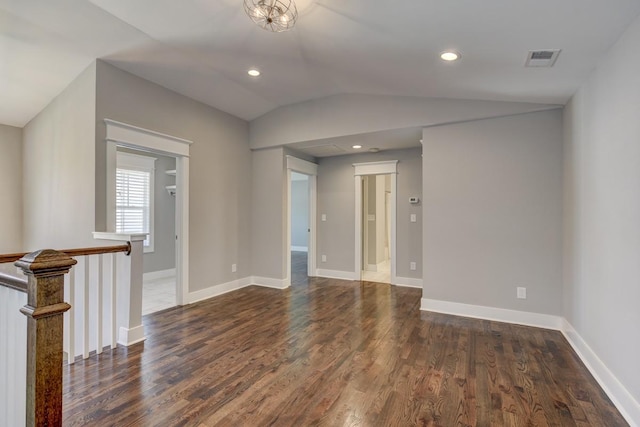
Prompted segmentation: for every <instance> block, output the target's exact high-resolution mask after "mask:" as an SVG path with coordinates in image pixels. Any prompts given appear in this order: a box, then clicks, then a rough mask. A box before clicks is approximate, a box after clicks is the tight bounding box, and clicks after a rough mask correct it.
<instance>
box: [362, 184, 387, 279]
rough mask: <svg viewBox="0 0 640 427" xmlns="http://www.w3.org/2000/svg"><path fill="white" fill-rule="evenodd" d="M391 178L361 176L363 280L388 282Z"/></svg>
mask: <svg viewBox="0 0 640 427" xmlns="http://www.w3.org/2000/svg"><path fill="white" fill-rule="evenodd" d="M390 203H391V175H389V174H385V175H365V176H363V177H362V265H361V277H362V280H363V281H368V282H377V283H391V215H390V212H391V210H390Z"/></svg>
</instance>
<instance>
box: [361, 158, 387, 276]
mask: <svg viewBox="0 0 640 427" xmlns="http://www.w3.org/2000/svg"><path fill="white" fill-rule="evenodd" d="M353 166H354V183H355V242H354V243H355V265H354V271H355V278H356V280H367V279H365V277H367V278H368V271H367V266H371V267H369V269H373V262H372V261H369V259H370V258H369V255H370V252H372V251H369V250H368V249H367V250H366V251H365V248H364V244H363V242H364V236H365V233H364V232H363V230H364V224H367V226H368V227H378V226H379V227H380V230H379V231H378V230H377V229H376V236H380V237H381V238H380V240H379V242H380V244H381V250H380V253H381V254H383V255H385V257H384V258H386V259H388V265H389V273H388V274H389V276H388V277H389V278H388V280H387V278H386V276H385V277H384V278H383V279H384V280H385V281H384V282H383V283H389V284H392V285H393V284H395V283H396V282H397V277H396V206H397V201H396V188H397V168H398V161H397V160H388V161H382V162H369V163H354V164H353ZM371 176H372V177H373V178H367V177H371ZM377 176H380V177H381V178H377ZM365 180H367V183H368V184H367V188H368V192H369V193H370V191H371V189H372V188H375V187H378V190H382V189H384V191H380V193H381V194H382V195H381V196H380V197H378V198H376V199H379V201H378V202H377V203H379V204H381V205H382V207H381V208H380V209H377V211H376V213H371V212H367V213H366V214H365V212H366V211H367V210H369V208H367V209H363V197H364V194H365V190H364V185H365V184H364V182H365ZM378 180H380V186H378V185H377V183H378ZM374 182H375V183H376V184H373V183H374ZM371 209H372V210H374V208H371ZM378 212H379V213H378ZM365 215H367V216H366V217H365ZM369 215H375V217H371V216H369ZM378 216H383V217H385V218H384V221H380V224H376V223H377V222H378V221H375V219H376V218H378ZM370 218H372V221H369V219H370ZM369 223H373V224H375V225H373V226H371V225H370V224H369ZM377 243H378V239H376V244H377ZM367 245H369V241H367ZM387 251H388V258H387V257H386V252H387ZM365 252H366V253H365ZM375 252H376V257H377V254H378V250H377V248H376V251H375ZM371 259H373V258H371ZM370 263H371V264H370ZM384 266H385V265H384V264H383V265H381V266H380V267H382V268H384ZM375 268H376V270H377V269H378V263H377V262H376V263H375ZM363 272H364V276H365V277H363ZM376 281H379V280H376Z"/></svg>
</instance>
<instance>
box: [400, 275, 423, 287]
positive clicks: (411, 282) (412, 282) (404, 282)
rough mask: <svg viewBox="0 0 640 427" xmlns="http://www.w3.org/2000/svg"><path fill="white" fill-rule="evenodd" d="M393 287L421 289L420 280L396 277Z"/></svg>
mask: <svg viewBox="0 0 640 427" xmlns="http://www.w3.org/2000/svg"><path fill="white" fill-rule="evenodd" d="M394 285H396V286H402V287H405V288H420V289H422V279H414V278H413V277H396V281H395V283H394Z"/></svg>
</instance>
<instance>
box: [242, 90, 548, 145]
mask: <svg viewBox="0 0 640 427" xmlns="http://www.w3.org/2000/svg"><path fill="white" fill-rule="evenodd" d="M548 108H554V107H553V106H549V105H545V104H529V103H519V102H502V101H478V100H469V99H443V98H419V97H412V96H385V95H357V94H340V95H333V96H328V97H326V98H321V99H314V100H311V101H305V102H301V103H298V104H293V105H286V106H283V107H280V108H276V109H275V110H273V111H270V112H269V113H267V114H265V115H263V116H261V117H259V118H257V119H255V120H252V121H251V124H250V126H251V127H250V138H251V139H250V145H251V148H252V149H258V148H268V147H274V146H280V145H282V144H290V143H293V142H301V141H311V140H317V139H323V138H332V137H337V136H345V135H357V134H361V133H366V132H375V131H381V130H389V129H401V128H407V127H423V126H429V125H433V124H439V123H456V122H460V121H463V120H472V119H479V118H488V117H500V116H504V115H509V114H518V113H523V112H531V111H540V110H544V109H548Z"/></svg>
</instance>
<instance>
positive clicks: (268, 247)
mask: <svg viewBox="0 0 640 427" xmlns="http://www.w3.org/2000/svg"><path fill="white" fill-rule="evenodd" d="M284 161H285V158H284V151H283V149H282V148H272V149H267V150H258V151H254V152H252V162H251V164H252V171H251V175H252V179H253V186H252V192H251V195H252V197H251V198H252V200H253V206H254V209H253V210H252V212H253V222H252V228H251V237H252V241H251V247H252V266H253V275H255V276H258V277H267V278H272V279H284V278H285V277H286V272H285V270H286V267H285V264H286V259H285V258H284V254H285V251H288V250H289V248H286V247H285V246H286V242H285V228H284V227H285V224H286V211H285V206H286V204H285V200H286V198H285V197H286V196H285V195H286V191H285V187H286V185H287V183H286V175H285V166H284V165H285V164H284Z"/></svg>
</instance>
